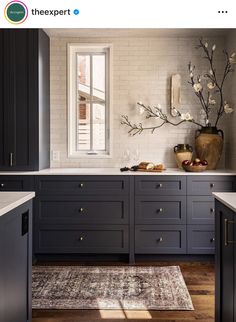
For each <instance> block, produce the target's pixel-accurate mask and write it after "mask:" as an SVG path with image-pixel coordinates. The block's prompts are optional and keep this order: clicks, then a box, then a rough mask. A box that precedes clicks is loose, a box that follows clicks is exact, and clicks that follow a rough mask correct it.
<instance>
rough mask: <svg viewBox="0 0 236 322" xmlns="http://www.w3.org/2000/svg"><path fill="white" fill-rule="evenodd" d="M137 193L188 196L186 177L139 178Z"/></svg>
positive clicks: (156, 176)
mask: <svg viewBox="0 0 236 322" xmlns="http://www.w3.org/2000/svg"><path fill="white" fill-rule="evenodd" d="M135 192H136V194H138V195H162V196H163V195H167V196H170V195H184V194H186V177H185V176H164V175H155V176H149V175H148V176H147V175H146V176H137V177H136V178H135Z"/></svg>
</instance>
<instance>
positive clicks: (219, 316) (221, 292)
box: [215, 201, 236, 322]
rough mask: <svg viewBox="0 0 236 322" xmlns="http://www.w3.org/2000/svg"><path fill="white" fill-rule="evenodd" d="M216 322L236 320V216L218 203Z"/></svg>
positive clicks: (232, 321)
mask: <svg viewBox="0 0 236 322" xmlns="http://www.w3.org/2000/svg"><path fill="white" fill-rule="evenodd" d="M215 299H216V305H215V309H216V312H215V320H216V322H234V321H235V320H236V310H235V308H236V214H235V212H233V211H232V210H231V209H229V208H228V207H226V206H225V205H223V204H222V203H221V202H219V201H216V296H215Z"/></svg>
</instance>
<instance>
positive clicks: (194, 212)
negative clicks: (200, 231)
mask: <svg viewBox="0 0 236 322" xmlns="http://www.w3.org/2000/svg"><path fill="white" fill-rule="evenodd" d="M187 214H188V215H187V223H188V224H200V225H201V224H206V225H210V224H212V225H213V224H214V220H215V203H214V198H213V196H212V197H211V196H206V197H205V196H189V197H188V198H187Z"/></svg>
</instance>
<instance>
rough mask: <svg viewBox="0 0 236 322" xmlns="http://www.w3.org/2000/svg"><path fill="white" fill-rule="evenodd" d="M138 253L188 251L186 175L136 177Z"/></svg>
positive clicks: (178, 252)
mask: <svg viewBox="0 0 236 322" xmlns="http://www.w3.org/2000/svg"><path fill="white" fill-rule="evenodd" d="M135 253H136V254H185V253H186V177H185V176H168V175H167V176H156V175H153V176H145V175H143V176H137V177H135Z"/></svg>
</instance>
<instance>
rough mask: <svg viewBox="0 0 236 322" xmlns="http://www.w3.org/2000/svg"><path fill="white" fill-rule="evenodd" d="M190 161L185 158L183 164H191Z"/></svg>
mask: <svg viewBox="0 0 236 322" xmlns="http://www.w3.org/2000/svg"><path fill="white" fill-rule="evenodd" d="M190 163H191V162H190V161H189V160H184V161H183V162H182V165H190Z"/></svg>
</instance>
